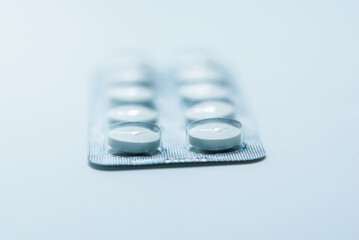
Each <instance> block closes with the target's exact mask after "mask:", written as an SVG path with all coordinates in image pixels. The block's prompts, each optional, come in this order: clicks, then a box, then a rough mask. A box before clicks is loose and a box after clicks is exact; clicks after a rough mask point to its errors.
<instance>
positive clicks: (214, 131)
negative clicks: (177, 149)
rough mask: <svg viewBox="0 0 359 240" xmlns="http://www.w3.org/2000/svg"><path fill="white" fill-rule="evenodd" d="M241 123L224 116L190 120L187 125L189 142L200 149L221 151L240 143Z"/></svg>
mask: <svg viewBox="0 0 359 240" xmlns="http://www.w3.org/2000/svg"><path fill="white" fill-rule="evenodd" d="M241 128H242V124H241V123H240V122H238V121H235V120H231V119H225V118H211V119H204V120H199V121H196V122H192V123H190V124H189V125H188V127H187V136H188V141H189V143H190V144H191V145H192V146H194V147H197V148H199V149H202V150H207V151H222V150H227V149H230V148H233V147H236V146H238V145H239V144H240V143H241V135H242V134H241Z"/></svg>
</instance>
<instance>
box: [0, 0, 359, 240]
mask: <svg viewBox="0 0 359 240" xmlns="http://www.w3.org/2000/svg"><path fill="white" fill-rule="evenodd" d="M358 12H359V3H358V1H290V2H289V1H187V0H186V1H144V0H143V1H10V0H1V1H0V106H1V115H0V149H1V150H0V191H1V192H0V194H1V195H0V238H1V239H37V240H39V239H126V240H130V239H181V240H183V239H206V240H207V239H358V238H359V191H358V187H359V181H358V180H359V171H358V170H359V162H358V160H359V157H358V156H359V147H358V145H359V97H358V90H359V44H358V43H359V27H358V23H359V15H358ZM186 46H204V47H208V48H213V49H215V50H216V52H217V53H219V55H220V56H222V58H223V59H225V60H226V61H227V62H228V63H229V64H230V66H231V67H232V69H233V70H234V73H235V75H236V76H237V77H238V78H239V77H240V79H241V82H240V86H241V89H242V92H243V93H244V94H245V97H246V98H247V100H248V101H247V105H249V107H250V109H251V111H252V114H253V115H254V117H255V119H256V121H257V126H258V128H259V131H260V135H261V138H262V141H263V143H264V146H265V149H266V151H267V158H266V159H265V160H263V161H261V162H258V163H254V164H239V165H231V166H210V167H191V168H167V169H145V170H130V171H107V172H106V171H99V170H95V169H92V168H91V167H89V166H88V165H87V159H86V154H87V152H86V149H87V145H86V144H87V142H86V141H87V139H86V129H87V116H86V114H87V108H88V107H90V106H88V105H87V102H88V101H87V97H88V92H89V89H88V88H89V84H88V82H89V80H90V79H91V76H92V74H93V73H94V71H95V67H96V66H97V65H98V64H101V63H102V62H103V60H104V59H105V58H106V56H108V55H109V54H111V53H113V52H114V51H115V50H117V49H121V48H126V47H131V48H134V47H136V48H140V49H144V50H147V51H148V52H150V53H151V55H152V56H153V57H154V58H155V59H156V61H157V63H159V65H161V64H167V62H166V61H167V60H168V59H170V58H171V56H172V54H173V53H174V52H175V51H176V50H178V49H179V48H181V47H186Z"/></svg>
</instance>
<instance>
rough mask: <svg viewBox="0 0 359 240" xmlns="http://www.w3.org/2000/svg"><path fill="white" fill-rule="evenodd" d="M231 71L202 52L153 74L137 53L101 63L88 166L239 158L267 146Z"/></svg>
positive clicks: (261, 154)
mask: <svg viewBox="0 0 359 240" xmlns="http://www.w3.org/2000/svg"><path fill="white" fill-rule="evenodd" d="M237 87H238V86H237V82H236V81H233V79H232V78H231V76H230V74H229V73H228V71H227V70H226V69H225V68H223V67H222V66H221V65H220V64H218V63H217V62H215V61H213V60H212V59H210V58H208V57H207V56H205V55H203V54H202V55H197V56H195V57H193V56H192V57H188V56H187V58H182V59H181V61H179V62H178V63H177V64H176V65H175V67H173V68H172V69H171V70H170V71H169V70H168V71H165V73H164V74H162V75H160V74H158V71H155V70H154V68H153V67H152V66H151V65H150V63H149V61H145V60H144V59H143V58H141V57H139V56H133V55H131V56H126V57H123V58H121V59H120V61H118V62H117V65H116V66H115V67H111V68H105V69H102V70H101V71H100V72H99V73H98V75H97V76H96V79H95V84H94V86H93V93H92V94H91V97H92V98H91V99H92V100H91V104H90V106H91V107H90V122H89V151H88V161H89V162H90V164H91V165H92V166H95V167H96V166H98V167H100V166H107V167H111V166H113V167H114V166H141V165H154V164H180V163H210V162H236V161H237V162H239V161H251V160H258V159H261V158H263V157H264V156H265V152H264V149H263V147H262V144H261V142H260V139H259V137H258V135H257V132H256V130H255V128H254V126H253V124H252V121H251V119H250V117H249V116H248V113H247V111H246V110H245V107H244V105H243V103H244V102H245V101H244V99H243V98H242V97H241V94H239V91H238V90H237V89H238V88H237Z"/></svg>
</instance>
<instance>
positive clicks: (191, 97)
mask: <svg viewBox="0 0 359 240" xmlns="http://www.w3.org/2000/svg"><path fill="white" fill-rule="evenodd" d="M179 94H180V96H181V97H182V98H183V99H184V100H186V101H203V100H210V99H226V98H227V97H228V95H229V91H228V89H227V88H226V87H224V86H222V85H219V84H213V83H198V84H186V85H183V86H181V87H180V89H179Z"/></svg>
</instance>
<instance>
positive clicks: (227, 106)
mask: <svg viewBox="0 0 359 240" xmlns="http://www.w3.org/2000/svg"><path fill="white" fill-rule="evenodd" d="M175 78H176V80H177V82H178V85H179V91H178V92H179V95H180V97H181V99H182V100H183V101H184V102H187V105H188V104H189V107H185V113H184V116H185V118H186V120H187V121H188V122H192V123H189V124H188V125H187V138H188V142H189V144H190V145H192V146H193V147H195V148H198V149H201V150H207V151H222V150H227V149H231V148H234V147H236V146H239V145H240V143H241V136H242V134H241V127H242V125H241V123H239V122H238V121H236V120H234V119H233V118H234V117H235V108H234V106H233V104H232V103H231V102H230V99H228V96H230V91H229V88H228V81H227V80H228V79H227V76H226V74H225V72H224V71H223V70H222V69H221V68H220V67H218V66H216V65H215V64H213V63H210V62H208V61H207V60H204V61H201V62H198V61H196V62H195V63H191V62H186V63H185V66H184V67H179V68H178V69H177V71H176V72H175ZM187 105H185V106H187ZM193 121H194V122H193Z"/></svg>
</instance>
